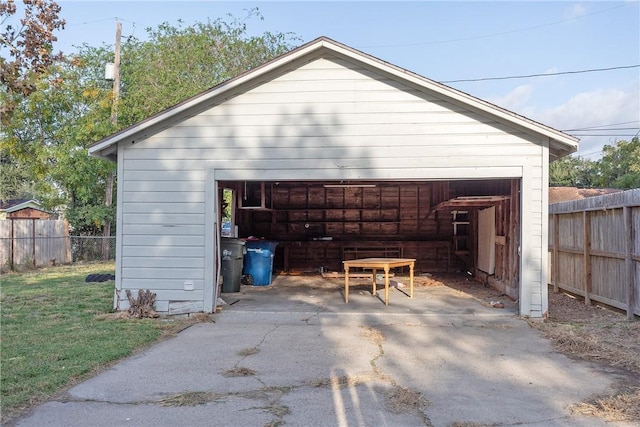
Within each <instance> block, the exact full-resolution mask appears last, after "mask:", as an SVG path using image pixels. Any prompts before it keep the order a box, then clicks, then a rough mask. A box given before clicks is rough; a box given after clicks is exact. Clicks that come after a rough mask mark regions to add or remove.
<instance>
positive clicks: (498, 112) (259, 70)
mask: <svg viewBox="0 0 640 427" xmlns="http://www.w3.org/2000/svg"><path fill="white" fill-rule="evenodd" d="M327 53H328V54H333V55H337V56H340V57H343V58H346V59H348V60H351V61H355V62H359V63H361V64H364V65H366V66H369V67H371V68H374V69H377V70H379V71H381V72H384V73H387V74H389V75H391V76H393V77H395V78H396V79H398V80H402V81H404V82H406V83H410V84H412V85H415V86H417V87H419V88H422V89H424V90H428V91H431V92H433V93H435V94H438V95H440V96H442V97H444V98H446V99H447V100H448V101H450V102H453V103H458V104H461V105H465V106H466V107H469V108H475V109H477V110H479V111H482V112H485V113H488V114H490V115H492V116H494V117H495V118H496V119H498V120H501V121H503V122H506V123H511V124H513V125H516V126H519V127H522V128H524V129H527V130H529V131H532V132H534V133H537V134H539V135H542V136H544V137H547V138H549V146H550V148H551V155H553V156H554V157H562V156H565V155H567V154H570V153H573V152H575V151H576V150H577V148H578V141H579V139H578V138H576V137H574V136H571V135H568V134H566V133H564V132H561V131H559V130H556V129H553V128H551V127H549V126H546V125H543V124H541V123H538V122H536V121H533V120H531V119H528V118H526V117H524V116H521V115H518V114H516V113H514V112H512V111H509V110H506V109H504V108H501V107H498V106H496V105H494V104H491V103H489V102H487V101H484V100H482V99H479V98H476V97H474V96H471V95H469V94H467V93H464V92H462V91H459V90H456V89H453V88H451V87H449V86H446V85H443V84H441V83H438V82H436V81H434V80H430V79H427V78H425V77H422V76H420V75H418V74H415V73H413V72H411V71H408V70H406V69H403V68H401V67H397V66H395V65H393V64H390V63H388V62H385V61H382V60H380V59H378V58H375V57H373V56H371V55H368V54H366V53H363V52H361V51H358V50H356V49H353V48H351V47H348V46H346V45H343V44H341V43H338V42H336V41H334V40H331V39H329V38H327V37H319V38H317V39H315V40H313V41H311V42H309V43H306V44H304V45H302V46H300V47H298V48H296V49H293V50H292V51H290V52H288V53H285V54H283V55H281V56H279V57H277V58H275V59H273V60H271V61H269V62H267V63H265V64H263V65H261V66H259V67H256V68H253V69H251V70H249V71H247V72H245V73H243V74H241V75H239V76H237V77H234V78H232V79H229V80H227V81H225V82H222V83H220V84H219V85H217V86H214V87H212V88H211V89H208V90H206V91H204V92H202V93H200V94H198V95H195V96H193V97H191V98H189V99H186V100H185V101H183V102H181V103H179V104H176V105H174V106H173V107H170V108H168V109H166V110H164V111H161V112H159V113H157V114H154V115H152V116H150V117H148V118H147V119H145V120H142V121H141V122H138V123H136V124H134V125H132V126H129V127H127V128H124V129H122V130H120V131H118V132H116V133H114V134H112V135H110V136H107V137H106V138H103V139H102V140H100V141H97V142H94V143H93V144H91V145H90V146H89V154H91V155H93V156H96V157H102V158H106V159H111V160H115V158H116V151H117V144H118V143H119V142H122V141H130V142H133V141H137V140H140V139H145V138H147V137H149V136H151V135H153V134H155V133H158V132H160V131H161V130H163V129H166V128H168V127H170V126H171V125H173V124H175V123H177V122H179V121H182V120H184V119H186V118H188V117H191V116H193V115H195V114H197V113H199V112H201V111H203V110H205V109H207V108H211V107H212V106H214V105H216V104H218V103H221V102H224V100H226V99H228V98H229V97H230V96H232V95H234V94H235V93H238V92H239V91H241V89H242V88H243V87H244V86H245V85H249V84H256V83H257V82H260V80H261V78H265V77H266V75H267V74H269V73H272V72H277V71H278V70H280V71H282V70H286V69H288V68H290V67H292V66H294V65H295V64H297V63H300V62H306V61H309V60H311V59H313V58H315V57H320V56H322V55H323V54H327Z"/></svg>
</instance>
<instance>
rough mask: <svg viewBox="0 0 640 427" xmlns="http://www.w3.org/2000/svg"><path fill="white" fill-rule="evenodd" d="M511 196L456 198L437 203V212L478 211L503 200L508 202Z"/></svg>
mask: <svg viewBox="0 0 640 427" xmlns="http://www.w3.org/2000/svg"><path fill="white" fill-rule="evenodd" d="M510 198H511V196H467V197H456V198H454V199H449V200H446V201H444V202H441V203H438V205H437V206H436V209H435V210H437V211H445V210H460V209H479V208H489V207H491V206H495V205H497V204H498V203H500V202H503V201H504V200H509V199H510Z"/></svg>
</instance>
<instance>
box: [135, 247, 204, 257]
mask: <svg viewBox="0 0 640 427" xmlns="http://www.w3.org/2000/svg"><path fill="white" fill-rule="evenodd" d="M203 254H204V247H202V246H127V247H125V248H124V250H123V255H125V256H127V257H140V256H147V257H158V258H168V257H170V258H192V257H202V256H203Z"/></svg>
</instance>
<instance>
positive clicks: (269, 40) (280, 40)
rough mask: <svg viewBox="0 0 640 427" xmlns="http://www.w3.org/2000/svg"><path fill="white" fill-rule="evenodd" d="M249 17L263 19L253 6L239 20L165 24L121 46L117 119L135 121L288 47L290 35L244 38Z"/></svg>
mask: <svg viewBox="0 0 640 427" xmlns="http://www.w3.org/2000/svg"><path fill="white" fill-rule="evenodd" d="M251 18H259V19H262V17H261V16H260V14H259V12H258V10H257V9H252V10H250V11H249V12H248V15H247V17H246V18H245V19H244V20H239V19H235V18H233V17H231V21H230V22H226V21H224V20H222V19H216V20H214V21H208V22H206V23H196V24H195V25H193V26H191V27H185V28H183V27H181V26H180V25H179V26H178V27H174V26H171V25H169V24H168V23H164V24H161V25H159V26H158V27H157V28H156V29H147V32H148V35H149V39H148V40H147V41H145V42H140V41H137V40H129V41H128V42H127V43H125V44H123V46H122V59H121V81H122V89H121V99H120V102H119V105H118V120H119V121H120V123H121V124H125V125H130V124H133V123H136V122H138V121H140V120H143V119H145V118H147V117H149V116H150V115H152V114H155V113H157V112H159V111H162V110H164V109H166V108H168V107H170V106H172V105H175V104H177V103H179V102H181V101H184V100H185V99H187V98H189V97H191V96H194V95H196V94H198V93H200V92H203V91H205V90H207V89H209V88H211V87H213V86H215V85H217V84H219V83H221V82H223V81H225V80H228V79H230V78H232V77H235V76H237V75H239V74H242V73H244V72H246V71H248V70H250V69H251V68H254V67H257V66H258V65H262V64H263V63H265V62H267V61H269V60H271V59H273V58H274V57H276V56H278V55H280V54H283V53H285V52H287V51H289V50H291V48H292V47H293V46H292V44H291V42H292V41H293V40H296V39H295V38H294V37H293V36H291V35H290V34H284V33H269V32H266V33H264V34H262V35H260V36H248V35H247V20H248V19H251Z"/></svg>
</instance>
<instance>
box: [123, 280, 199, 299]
mask: <svg viewBox="0 0 640 427" xmlns="http://www.w3.org/2000/svg"><path fill="white" fill-rule="evenodd" d="M129 286H132V287H129ZM194 286H195V284H194ZM125 289H130V290H131V291H132V294H133V296H134V297H135V296H137V295H138V291H139V290H142V289H150V290H151V291H152V292H155V294H156V301H163V300H164V301H202V291H201V290H196V289H194V290H193V291H184V290H178V289H175V290H172V289H168V290H163V289H158V290H155V289H151V288H150V287H149V286H140V287H138V283H131V282H125ZM121 301H127V297H126V295H125V293H124V292H123V293H122V295H121Z"/></svg>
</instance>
